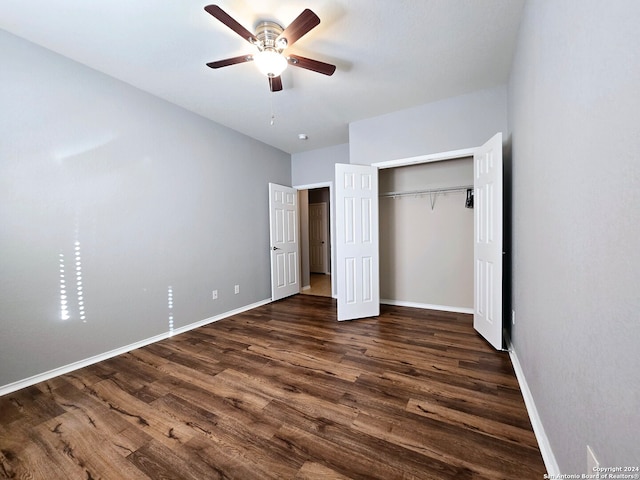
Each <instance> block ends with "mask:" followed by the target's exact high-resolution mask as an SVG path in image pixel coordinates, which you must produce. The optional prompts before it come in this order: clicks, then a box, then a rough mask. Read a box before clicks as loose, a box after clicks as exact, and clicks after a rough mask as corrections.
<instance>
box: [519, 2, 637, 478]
mask: <svg viewBox="0 0 640 480" xmlns="http://www.w3.org/2000/svg"><path fill="white" fill-rule="evenodd" d="M638 25H640V2H638V1H637V0H615V1H613V2H605V1H588V2H585V1H583V0H563V1H541V0H537V1H530V2H528V3H527V6H526V9H525V13H524V18H523V22H522V26H521V31H520V36H519V43H518V46H517V50H516V55H515V63H514V66H513V70H512V74H511V80H510V84H509V127H510V131H511V132H512V133H511V135H512V161H513V164H512V171H513V199H512V200H513V213H512V223H513V279H514V285H513V298H512V301H513V308H514V309H515V310H516V323H515V326H514V327H513V331H512V337H513V343H514V347H515V351H516V353H517V355H518V358H519V359H520V363H521V364H522V367H523V370H524V373H525V376H526V379H527V383H528V385H529V387H530V389H531V392H532V394H533V397H534V400H535V403H536V405H537V409H538V412H539V414H540V417H541V420H542V423H543V425H544V428H545V431H546V433H547V436H548V438H549V441H550V443H551V447H552V449H553V452H554V454H555V457H556V460H557V462H558V464H559V466H560V469H561V471H562V472H563V473H586V445H587V444H589V445H591V446H592V447H593V449H594V451H595V453H596V456H597V457H598V459H599V460H600V462H601V464H602V466H628V465H635V466H638V465H640V441H639V440H638V432H640V354H639V351H640V350H639V345H640V321H639V319H640V249H639V244H638V238H639V235H640V215H639V214H638V205H640V160H639V158H638V152H640V116H639V112H640V88H639V85H640V83H639V82H640V55H639V54H638V51H639V50H638V45H639V44H640V36H639V34H638ZM589 473H592V472H589Z"/></svg>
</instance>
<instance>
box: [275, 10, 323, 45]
mask: <svg viewBox="0 0 640 480" xmlns="http://www.w3.org/2000/svg"><path fill="white" fill-rule="evenodd" d="M319 23H320V18H318V16H317V15H316V14H315V13H313V12H312V11H311V10H309V9H308V8H307V9H305V11H304V12H302V13H301V14H300V15H298V18H296V19H295V20H294V21H293V22H291V25H289V26H288V27H287V28H285V29H284V32H282V33H281V34H280V35H278V38H277V39H276V45H277V44H278V41H279V40H280V39H282V38H285V39H286V40H287V45H288V46H291V45H293V44H294V43H295V42H297V41H298V39H299V38H300V37H302V36H303V35H306V34H307V33H309V31H310V30H311V29H312V28H314V27H315V26H316V25H318V24H319Z"/></svg>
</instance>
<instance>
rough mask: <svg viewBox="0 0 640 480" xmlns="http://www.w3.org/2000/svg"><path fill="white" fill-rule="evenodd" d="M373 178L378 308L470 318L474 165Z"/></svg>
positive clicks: (464, 162)
mask: <svg viewBox="0 0 640 480" xmlns="http://www.w3.org/2000/svg"><path fill="white" fill-rule="evenodd" d="M378 175H379V176H378V178H379V197H380V198H379V219H380V230H379V232H380V299H381V300H380V302H381V303H386V304H391V305H402V306H413V307H418V308H428V309H432V310H445V311H453V312H461V313H473V305H474V236H473V235H474V234H473V231H474V230H473V229H474V213H473V208H472V206H473V205H472V197H471V195H472V192H473V157H464V158H455V159H450V160H441V161H437V162H430V163H419V164H415V165H406V166H399V167H393V168H384V169H380V170H379V172H378ZM469 197H470V198H469Z"/></svg>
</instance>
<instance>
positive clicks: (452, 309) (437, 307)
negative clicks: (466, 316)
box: [380, 298, 473, 315]
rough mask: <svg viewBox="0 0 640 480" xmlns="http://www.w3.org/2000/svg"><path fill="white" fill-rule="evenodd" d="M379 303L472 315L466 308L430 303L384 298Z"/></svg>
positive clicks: (470, 310) (471, 309)
mask: <svg viewBox="0 0 640 480" xmlns="http://www.w3.org/2000/svg"><path fill="white" fill-rule="evenodd" d="M380 303H384V304H385V305H396V306H398V307H413V308H423V309H425V310H440V311H441V312H454V313H470V314H471V315H473V308H467V307H451V306H449V305H432V304H430V303H416V302H404V301H402V300H389V299H386V298H382V299H380Z"/></svg>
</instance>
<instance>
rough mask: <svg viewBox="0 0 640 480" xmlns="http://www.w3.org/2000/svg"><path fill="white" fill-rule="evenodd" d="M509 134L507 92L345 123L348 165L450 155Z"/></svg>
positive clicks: (489, 92)
mask: <svg viewBox="0 0 640 480" xmlns="http://www.w3.org/2000/svg"><path fill="white" fill-rule="evenodd" d="M506 130H507V88H506V86H501V87H496V88H492V89H489V90H482V91H479V92H474V93H470V94H467V95H461V96H459V97H453V98H448V99H446V100H441V101H438V102H433V103H427V104H424V105H420V106H417V107H414V108H409V109H406V110H401V111H399V112H394V113H390V114H387V115H382V116H379V117H375V118H369V119H366V120H360V121H358V122H353V123H350V124H349V158H350V160H351V163H357V164H361V165H369V164H372V163H376V162H383V161H387V160H396V159H399V158H408V157H414V156H418V155H427V154H431V153H440V152H449V151H451V150H459V149H462V148H472V147H477V146H479V145H482V144H484V143H485V142H486V141H487V140H489V139H490V138H491V137H493V136H494V135H495V134H496V133H497V132H506Z"/></svg>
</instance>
